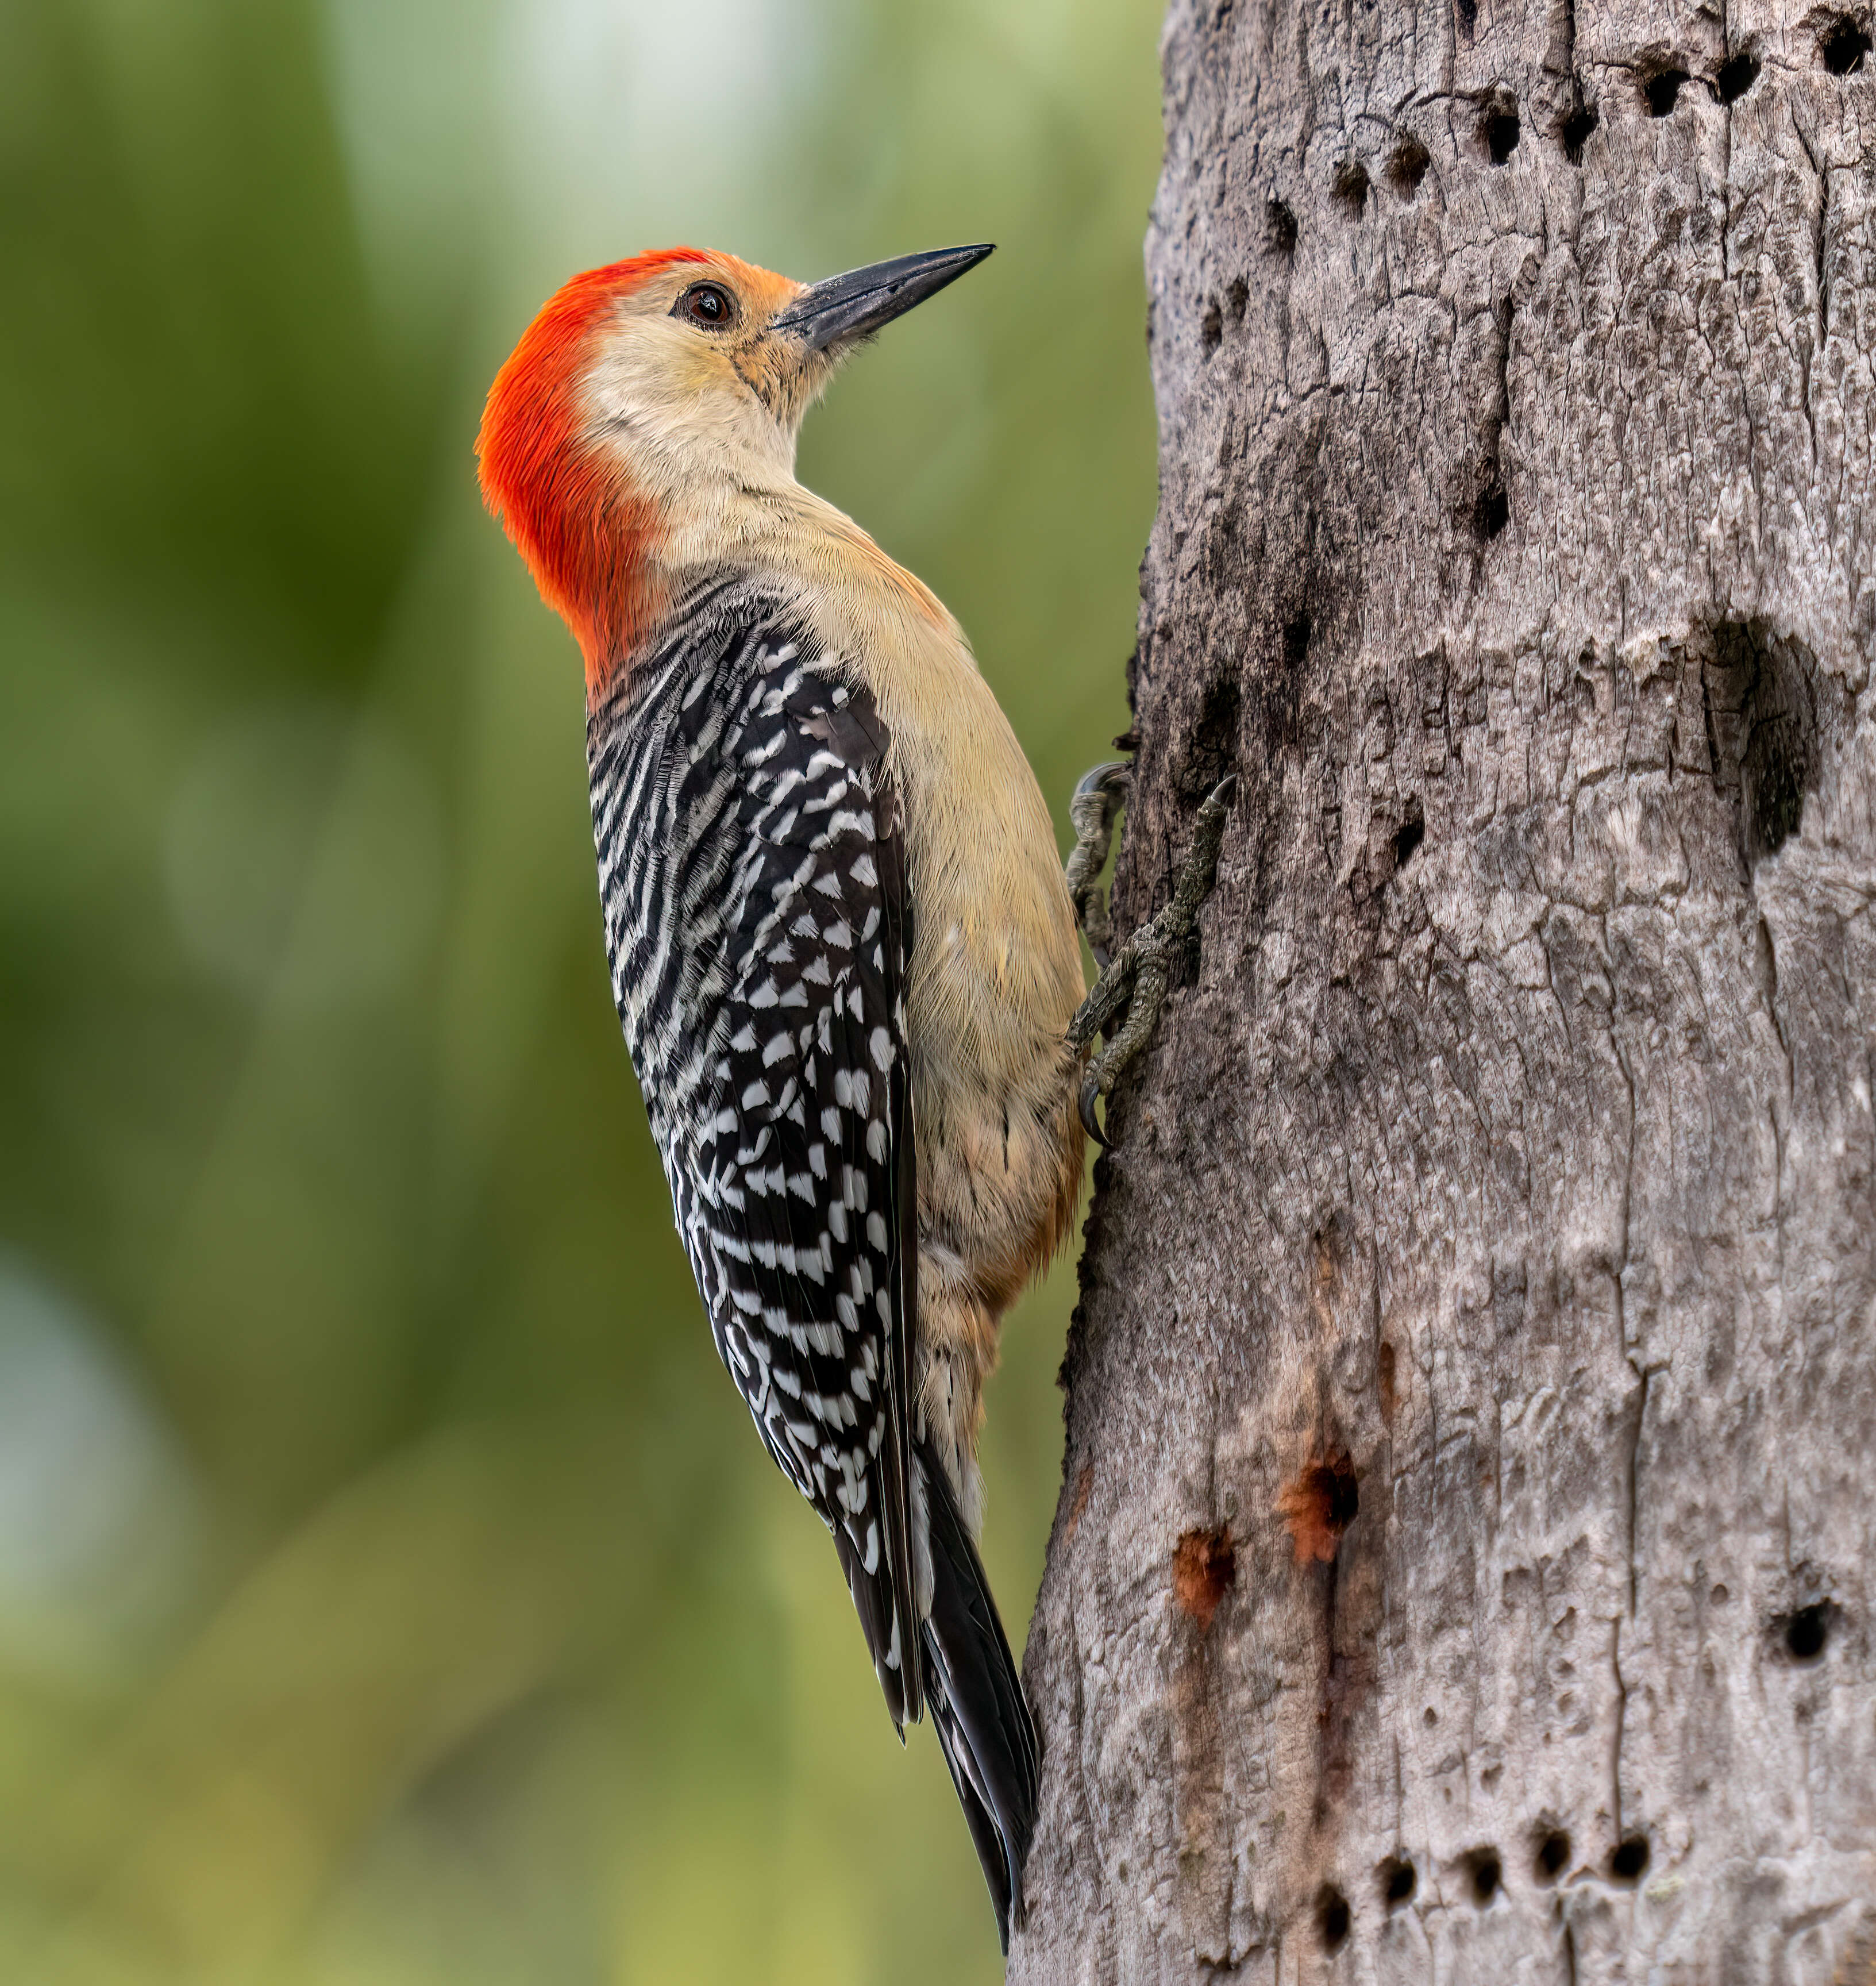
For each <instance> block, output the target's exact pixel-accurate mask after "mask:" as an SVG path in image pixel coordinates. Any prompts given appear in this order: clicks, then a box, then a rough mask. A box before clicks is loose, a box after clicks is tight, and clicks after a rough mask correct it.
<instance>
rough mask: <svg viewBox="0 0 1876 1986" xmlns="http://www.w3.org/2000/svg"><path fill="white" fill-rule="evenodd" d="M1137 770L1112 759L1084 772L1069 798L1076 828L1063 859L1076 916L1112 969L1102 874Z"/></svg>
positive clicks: (1099, 958)
mask: <svg viewBox="0 0 1876 1986" xmlns="http://www.w3.org/2000/svg"><path fill="white" fill-rule="evenodd" d="M1132 776H1133V773H1132V768H1131V766H1128V765H1127V764H1126V763H1125V761H1123V760H1121V759H1111V760H1110V761H1109V762H1108V764H1106V765H1104V766H1095V768H1094V770H1093V771H1092V772H1090V773H1084V775H1083V776H1082V779H1081V784H1080V785H1079V786H1077V787H1076V788H1075V789H1074V799H1071V801H1070V802H1069V803H1068V819H1069V822H1070V824H1071V826H1073V827H1074V834H1075V841H1074V847H1073V848H1072V849H1071V850H1070V851H1069V855H1068V860H1067V861H1066V862H1065V863H1063V865H1062V875H1063V877H1064V880H1066V881H1067V885H1068V895H1069V898H1070V900H1071V902H1072V903H1073V904H1074V917H1075V922H1076V923H1077V924H1079V925H1080V926H1081V929H1082V931H1083V933H1084V934H1085V935H1086V937H1087V939H1088V950H1089V951H1091V952H1092V953H1093V954H1094V963H1095V964H1097V965H1098V966H1099V967H1100V968H1101V970H1102V971H1106V970H1107V969H1108V948H1109V947H1110V945H1111V943H1112V941H1113V937H1114V927H1113V925H1112V924H1111V922H1110V921H1109V920H1108V893H1107V890H1106V889H1105V887H1104V886H1103V884H1102V883H1101V871H1102V870H1104V869H1105V868H1106V867H1107V866H1108V849H1109V848H1110V847H1111V846H1112V844H1113V841H1114V822H1115V816H1116V815H1118V813H1119V812H1120V810H1121V808H1122V807H1123V806H1125V804H1126V801H1127V789H1128V784H1129V783H1130V782H1131V779H1132Z"/></svg>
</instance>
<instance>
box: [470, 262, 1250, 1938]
mask: <svg viewBox="0 0 1876 1986" xmlns="http://www.w3.org/2000/svg"><path fill="white" fill-rule="evenodd" d="M989 253H990V250H989V249H988V248H987V247H968V248H954V249H946V250H941V251H936V252H935V253H933V254H923V255H909V256H906V257H903V258H900V259H899V260H898V261H891V262H883V263H879V264H876V265H874V266H872V267H871V268H865V269H860V270H857V271H853V272H852V273H851V274H847V275H844V276H837V277H835V278H832V279H831V280H829V281H825V282H822V283H817V284H813V285H812V286H809V287H804V286H803V285H802V284H798V283H795V282H792V281H788V279H786V278H783V277H780V276H776V275H772V274H769V273H768V271H765V270H762V269H758V268H751V266H750V265H749V264H747V263H744V262H740V261H736V260H735V258H732V257H730V256H727V255H719V254H705V253H702V252H700V251H696V250H693V249H674V250H671V251H668V252H667V253H664V254H651V255H643V256H640V257H638V258H636V259H635V260H633V261H625V262H620V263H617V264H613V265H612V266H610V268H603V269H597V270H594V271H591V272H590V273H589V274H585V275H582V276H578V277H576V278H574V279H573V281H571V282H570V283H569V284H566V287H565V288H563V289H562V290H561V291H560V292H559V293H558V294H557V295H555V296H554V297H553V298H551V299H550V301H549V302H548V303H547V305H546V307H545V308H543V310H542V311H541V312H540V315H539V316H538V317H537V318H536V319H535V321H534V322H533V324H532V325H530V327H529V328H528V330H527V332H526V333H525V335H523V338H522V340H521V342H520V343H519V345H517V346H516V349H515V351H514V353H513V355H512V356H511V357H510V358H509V360H508V362H507V363H506V365H504V366H503V369H502V370H501V372H500V374H499V376H498V377H497V378H496V382H495V385H494V386H493V389H492V390H491V391H490V393H489V401H488V406H487V409H486V412H485V415H484V416H483V420H482V433H481V437H480V440H479V444H478V453H479V456H480V459H481V470H482V489H483V492H484V493H485V495H486V498H487V500H488V502H489V506H490V507H491V508H492V509H493V510H494V512H495V513H496V516H497V517H499V519H500V520H501V522H502V523H503V526H504V527H506V530H507V531H508V533H509V536H510V537H513V540H514V541H515V543H516V545H517V547H519V550H520V551H521V553H522V555H523V557H524V558H525V559H526V561H527V564H528V566H529V567H530V570H531V571H532V572H533V575H534V577H535V579H536V581H537V583H538V584H539V585H540V590H541V592H542V594H543V596H544V597H545V598H546V600H547V601H548V602H549V604H550V605H552V606H553V607H554V608H556V609H557V610H558V611H559V612H560V614H562V615H563V616H564V617H565V618H566V621H567V623H568V624H569V625H570V627H571V628H572V629H573V633H574V634H575V635H576V636H577V638H578V639H579V641H580V647H581V648H582V649H583V651H584V654H585V657H586V672H587V758H588V766H589V771H590V776H591V783H592V799H593V831H594V839H595V842H596V844H597V850H598V855H599V869H600V895H601V898H602V901H603V910H604V919H605V932H606V944H607V951H608V954H609V955H610V961H611V967H612V985H613V993H614V998H615V1001H616V1002H617V1006H618V1010H619V1015H620V1019H621V1021H622V1022H623V1023H624V1029H625V1034H626V1038H627V1042H628V1043H629V1044H630V1049H631V1054H632V1060H633V1063H634V1066H635V1068H636V1069H637V1072H638V1078H639V1082H640V1086H642V1088H643V1089H644V1096H645V1102H646V1106H647V1111H648V1112H649V1114H650V1117H651V1126H652V1129H653V1132H654V1134H655V1136H656V1138H657V1144H658V1148H659V1150H660V1152H661V1154H662V1155H663V1158H664V1170H665V1174H666V1176H667V1180H669V1182H670V1186H671V1197H672V1200H673V1202H674V1205H675V1208H676V1212H677V1225H678V1227H679V1229H680V1230H681V1233H682V1234H683V1237H684V1244H685V1247H686V1248H687V1250H688V1253H689V1255H690V1259H691V1267H692V1269H693V1271H694V1273H695V1274H696V1277H697V1283H698V1289H699V1291H701V1294H702V1296H703V1299H704V1306H705V1308H706V1309H707V1311H708V1313H709V1318H710V1324H711V1331H712V1332H713V1334H714V1338H715V1341H716V1345H717V1349H718V1352H719V1353H720V1354H721V1357H722V1359H723V1362H724V1363H725V1365H726V1366H727V1367H728V1369H729V1372H730V1375H731V1378H733V1379H734V1380H735V1382H736V1385H737V1386H738V1389H740V1391H741V1393H742V1395H743V1397H744V1399H745V1401H746V1402H748V1407H749V1410H750V1412H751V1414H752V1415H754V1416H755V1424H756V1426H757V1428H758V1430H759V1432H760V1433H761V1437H762V1439H763V1441H764V1442H765V1443H766V1445H767V1446H768V1451H769V1452H770V1454H771V1455H772V1456H774V1458H775V1461H776V1462H777V1463H778V1464H779V1465H780V1466H781V1468H782V1470H783V1472H784V1473H785V1474H786V1475H787V1476H788V1478H789V1479H791V1480H792V1482H793V1483H794V1484H795V1486H796V1487H797V1488H798V1489H799V1490H800V1492H801V1493H802V1495H803V1496H805V1497H806V1498H807V1499H808V1500H809V1502H810V1503H812V1505H813V1506H814V1507H815V1510H816V1511H818V1512H819V1514H820V1516H822V1519H823V1520H824V1521H825V1523H826V1524H827V1526H828V1527H829V1530H831V1531H832V1533H833V1537H834V1542H835V1547H836V1548H837V1549H838V1551H839V1557H840V1561H841V1564H842V1567H843V1569H844V1570H845V1571H846V1577H847V1580H848V1584H849V1587H851V1589H852V1596H853V1602H854V1604H855V1606H856V1607H857V1608H858V1610H859V1617H860V1623H861V1625H862V1628H863V1629H864V1631H865V1633H866V1641H867V1645H868V1648H869V1650H870V1651H871V1653H872V1659H873V1664H874V1667H875V1668H876V1671H877V1673H878V1675H879V1683H880V1686H881V1688H883V1691H885V1694H886V1703H887V1706H888V1708H889V1710H890V1712H891V1713H892V1715H893V1720H894V1722H895V1723H896V1724H898V1725H901V1726H903V1724H904V1723H905V1722H906V1721H907V1720H909V1719H916V1718H917V1717H918V1716H919V1715H920V1712H921V1709H922V1707H923V1705H926V1704H927V1703H929V1704H930V1706H931V1708H932V1712H933V1722H934V1724H935V1725H936V1729H937V1732H938V1736H939V1739H940V1743H941V1745H943V1751H944V1755H945V1758H946V1762H947V1763H948V1764H949V1765H950V1769H951V1774H952V1778H953V1781H954V1782H955V1783H956V1787H957V1792H958V1796H959V1798H960V1800H961V1801H962V1803H963V1808H964V1812H965V1814H966V1816H967V1819H968V1820H969V1822H970V1829H971V1832H972V1835H973V1838H974V1840H975V1841H976V1843H977V1850H978V1853H979V1856H980V1858H981V1860H982V1861H983V1867H984V1872H985V1874H986V1877H987V1880H988V1881H989V1883H990V1890H991V1893H992V1895H993V1898H994V1899H995V1901H996V1904H997V1919H998V1926H999V1929H1000V1932H1001V1933H1002V1934H1003V1936H1004V1941H1005V1943H1006V1945H1007V1939H1008V1931H1009V1927H1010V1923H1011V1921H1012V1920H1014V1921H1016V1922H1018V1923H1020V1921H1021V1917H1022V1908H1023V1904H1022V1870H1023V1860H1024V1854H1025V1853H1026V1851H1027V1847H1028V1844H1029V1840H1030V1833H1031V1832H1032V1830H1033V1828H1034V1820H1035V1813H1036V1797H1037V1763H1038V1759H1037V1741H1036V1735H1035V1731H1034V1725H1033V1724H1032V1723H1031V1721H1030V1713H1029V1710H1028V1707H1027V1705H1026V1703H1025V1702H1024V1697H1023V1692H1022V1688H1021V1685H1020V1682H1019V1681H1018V1679H1017V1671H1016V1666H1015V1664H1014V1661H1012V1659H1011V1658H1010V1649H1009V1644H1008V1643H1007V1641H1006V1639H1005V1638H1004V1631H1003V1628H1002V1625H1001V1624H1000V1621H999V1620H998V1617H997V1609H996V1606H995V1604H994V1603H993V1601H992V1599H991V1597H990V1588H989V1586H988V1584H987V1581H986V1580H985V1577H984V1575H983V1567H982V1565H981V1564H980V1561H979V1559H978V1556H977V1547H976V1544H975V1542H974V1540H975V1537H976V1534H977V1530H978V1526H979V1522H980V1505H981V1500H982V1498H981V1490H980V1479H979V1476H978V1473H977V1463H976V1460H975V1449H976V1446H977V1429H978V1423H979V1419H980V1403H981V1399H982V1393H983V1382H984V1380H985V1378H986V1376H987V1374H988V1372H989V1371H990V1368H991V1365H992V1364H993V1362H994V1360H995V1358H996V1352H997V1332H998V1329H999V1326H1000V1320H1001V1318H1002V1316H1003V1313H1004V1310H1005V1309H1006V1308H1007V1307H1008V1305H1009V1304H1010V1302H1011V1301H1012V1300H1013V1299H1014V1297H1015V1296H1016V1294H1017V1292H1018V1291H1020V1289H1021V1288H1023V1286H1024V1284H1025V1283H1026V1282H1027V1281H1028V1280H1029V1279H1030V1277H1031V1276H1033V1275H1034V1274H1035V1273H1036V1272H1037V1270H1038V1269H1040V1268H1041V1267H1042V1266H1043V1264H1044V1263H1046V1261H1047V1260H1048V1258H1049V1257H1050V1256H1051V1254H1053V1253H1054V1250H1055V1249H1056V1247H1057V1246H1058V1245H1059V1244H1060V1243H1061V1240H1062V1237H1063V1236H1064V1233H1065V1232H1066V1230H1067V1226H1068V1223H1069V1220H1070V1218H1071V1214H1072V1213H1073V1210H1074V1203H1075V1198H1076V1195H1077V1192H1078V1188H1079V1185H1080V1182H1081V1161H1082V1150H1083V1146H1082V1130H1081V1122H1080V1121H1078V1117H1079V1115H1086V1114H1088V1112H1090V1111H1091V1098H1092V1086H1093V1084H1094V1078H1093V1077H1092V1076H1090V1077H1089V1078H1088V1082H1089V1085H1090V1090H1089V1097H1088V1101H1087V1102H1084V1106H1083V1110H1082V1112H1081V1113H1078V1109H1077V1081H1078V1075H1079V1074H1080V1072H1081V1068H1082V1044H1083V1042H1084V1040H1085V1038H1087V1035H1088V1032H1089V1031H1088V1029H1087V1028H1085V1027H1084V1029H1083V1030H1082V1031H1081V1034H1080V1035H1078V1038H1077V1039H1076V1040H1075V1041H1074V1042H1071V1041H1070V1039H1069V1038H1068V1030H1069V1027H1070V1023H1071V1019H1072V1018H1074V1015H1075V1014H1076V1011H1077V1008H1078V1004H1079V1003H1080V1002H1081V998H1082V994H1083V990H1084V988H1083V981H1082V975H1081V958H1080V952H1079V948H1078V942H1077V938H1076V934H1075V911H1074V907H1072V906H1071V899H1070V894H1069V890H1068V888H1067V885H1066V884H1065V883H1064V877H1063V873H1062V870H1061V866H1060V863H1059V861H1058V859H1057V853H1056V847H1055V841H1054V834H1053V832H1052V830H1051V826H1050V821H1049V816H1048V813H1047V808H1046V807H1045V806H1044V803H1043V799H1042V796H1041V793H1040V791H1039V790H1038V789H1037V785H1036V781H1035V779H1034V776H1033V774H1032V773H1030V769H1029V766H1028V765H1027V762H1026V761H1025V759H1024V756H1023V753H1022V751H1021V749H1020V747H1019V746H1018V745H1017V741H1016V739H1015V736H1014V734H1013V733H1012V732H1011V730H1010V726H1009V724H1008V722H1007V721H1006V719H1004V715H1003V712H1001V710H1000V709H998V707H997V702H996V700H995V698H993V696H992V695H991V693H990V690H989V688H987V685H985V683H984V681H983V677H982V676H981V675H980V674H979V673H978V671H977V665H976V663H975V661H973V658H972V656H971V653H970V648H969V647H968V646H967V644H966V642H965V640H964V637H963V634H962V633H961V632H960V630H959V628H958V626H957V624H956V622H955V621H953V619H952V618H951V617H950V614H948V613H946V611H945V610H944V608H943V607H942V606H941V605H940V604H939V602H938V601H936V599H934V598H933V596H932V594H930V592H929V591H927V590H926V587H923V585H921V584H920V582H919V581H917V580H916V579H915V578H914V577H913V576H912V575H911V574H909V573H908V572H906V571H904V570H903V569H902V568H901V567H899V566H897V565H896V564H894V563H893V560H891V559H889V558H888V557H886V554H884V553H883V551H881V550H880V549H879V547H878V546H877V545H876V544H874V543H873V541H872V539H871V538H869V537H867V536H866V534H865V533H864V532H863V531H862V530H860V529H859V527H858V526H856V524H854V523H852V521H851V520H849V519H848V518H847V517H844V516H842V514H841V513H840V512H839V511H838V510H835V509H834V507H832V505H831V504H829V503H825V502H823V501H822V500H821V499H820V498H819V497H818V496H814V495H812V493H809V491H808V490H805V489H803V488H802V486H801V485H800V484H799V483H798V482H797V481H796V480H795V435H796V432H797V429H798V427H799V426H800V422H801V419H802V415H803V414H804V413H805V412H806V410H807V409H808V407H809V405H810V404H811V403H812V402H813V400H814V399H815V397H816V396H818V395H819V392H820V391H821V389H822V387H823V386H824V385H825V383H826V382H827V380H828V379H829V376H830V375H831V374H832V372H833V370H834V369H835V365H837V364H838V362H839V360H840V358H842V355H844V354H845V353H846V352H848V351H849V350H850V349H851V348H852V346H853V345H855V344H856V343H857V342H859V341H860V340H862V339H863V338H866V337H867V336H868V335H869V334H870V333H872V332H875V331H876V330H877V329H879V327H880V326H882V325H884V324H886V322H887V321H889V320H890V319H891V318H895V317H896V316H898V315H900V313H901V312H903V311H906V310H908V309H909V308H911V307H912V306H913V305H915V304H916V303H918V302H920V301H921V300H922V299H923V298H926V297H929V296H930V295H932V294H933V292H934V291H937V290H939V289H940V288H943V286H944V285H945V284H947V283H949V282H950V281H953V278H956V277H957V276H960V275H961V274H963V273H964V271H966V270H967V269H969V268H972V267H973V265H974V264H977V262H979V261H982V259H983V258H984V257H985V256H986V255H987V254H989ZM1110 793H1111V782H1109V783H1108V784H1107V785H1106V786H1103V787H1102V788H1101V792H1100V793H1099V794H1098V796H1097V797H1098V799H1100V801H1101V804H1100V806H1098V810H1097V811H1098V814H1099V820H1098V823H1096V825H1095V830H1094V837H1093V838H1094V840H1097V841H1098V843H1099V847H1100V849H1101V851H1102V852H1104V848H1105V837H1106V830H1107V826H1108V818H1109V815H1110V813H1111V806H1110V805H1109V804H1108V796H1109V795H1110ZM1087 838H1088V836H1087V834H1086V832H1085V830H1084V839H1087ZM1215 847H1216V841H1215V837H1214V839H1213V841H1212V850H1213V851H1214V853H1215ZM1084 867H1086V863H1085V860H1084ZM1096 868H1097V869H1098V861H1097V863H1096ZM1143 970H1144V969H1143ZM1117 1012H1118V1008H1117V1006H1116V1004H1115V1002H1114V1001H1110V1002H1109V1005H1108V1007H1107V1008H1105V1009H1104V1010H1103V1012H1102V1013H1101V1015H1100V1016H1099V1019H1100V1021H1101V1022H1102V1023H1103V1024H1111V1022H1112V1021H1113V1019H1114V1018H1115V1015H1116V1013H1117ZM1110 1053H1111V1051H1110ZM1101 1087H1103V1088H1104V1087H1105V1082H1103V1083H1102V1084H1101Z"/></svg>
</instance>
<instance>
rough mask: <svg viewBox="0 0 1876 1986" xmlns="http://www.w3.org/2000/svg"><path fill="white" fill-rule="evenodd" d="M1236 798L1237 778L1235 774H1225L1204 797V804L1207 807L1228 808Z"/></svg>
mask: <svg viewBox="0 0 1876 1986" xmlns="http://www.w3.org/2000/svg"><path fill="white" fill-rule="evenodd" d="M1237 797H1238V776H1237V774H1236V773H1226V774H1225V776H1224V777H1223V778H1222V779H1220V780H1219V783H1218V784H1217V785H1216V786H1214V787H1213V788H1212V790H1211V791H1210V792H1209V793H1207V794H1206V795H1205V803H1206V804H1207V805H1208V806H1222V807H1225V808H1229V806H1230V805H1231V803H1232V801H1233V800H1235V799H1236V798H1237Z"/></svg>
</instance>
